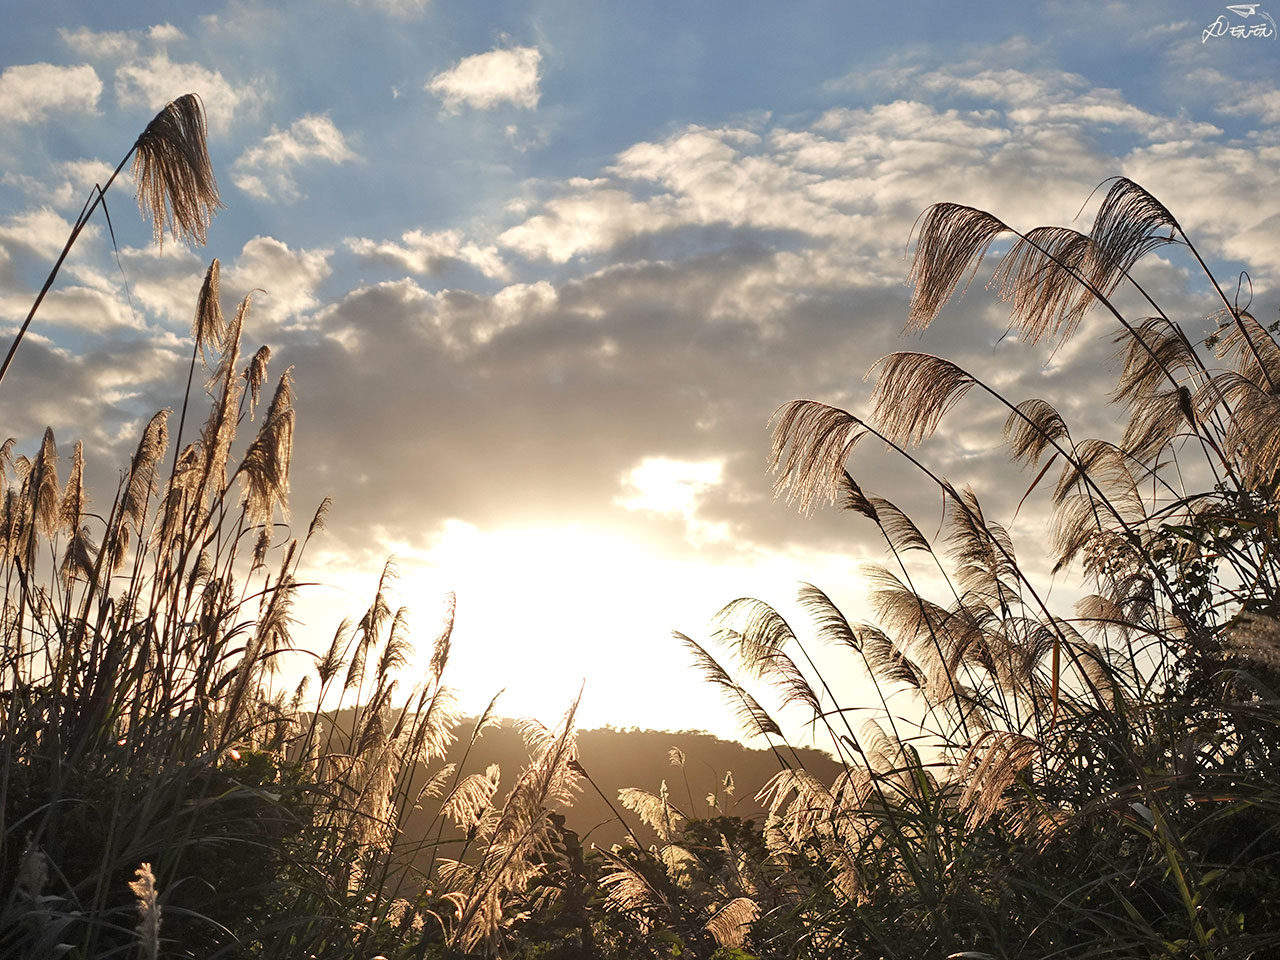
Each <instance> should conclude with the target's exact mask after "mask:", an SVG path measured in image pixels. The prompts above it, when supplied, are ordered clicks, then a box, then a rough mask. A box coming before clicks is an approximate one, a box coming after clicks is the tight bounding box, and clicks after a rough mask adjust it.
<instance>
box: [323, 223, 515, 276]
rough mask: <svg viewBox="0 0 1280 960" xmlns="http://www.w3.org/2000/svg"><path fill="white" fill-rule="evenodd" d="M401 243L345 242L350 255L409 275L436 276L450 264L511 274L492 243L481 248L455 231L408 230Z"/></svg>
mask: <svg viewBox="0 0 1280 960" xmlns="http://www.w3.org/2000/svg"><path fill="white" fill-rule="evenodd" d="M400 239H401V240H402V241H403V243H392V242H391V241H385V242H383V243H378V242H376V241H374V240H370V239H368V238H367V237H349V238H348V239H347V240H346V241H345V243H346V245H347V246H348V247H349V248H350V250H351V252H352V253H354V254H356V256H358V257H361V258H363V259H364V260H366V261H369V262H371V263H384V264H387V265H389V266H392V267H395V268H396V269H400V270H407V271H408V272H410V273H417V274H430V273H436V272H437V271H439V270H440V269H441V268H443V267H444V266H445V265H447V264H448V263H449V262H451V261H457V262H461V263H465V264H468V265H469V266H472V267H474V268H475V269H477V270H479V271H480V272H481V273H483V274H484V275H485V276H486V277H495V278H498V279H503V278H505V277H507V276H508V275H509V274H510V272H511V271H510V270H509V269H508V267H507V265H506V264H505V263H503V262H502V257H501V255H500V254H499V253H498V248H497V247H496V246H494V245H493V244H486V245H485V246H480V245H479V244H477V243H475V242H473V241H464V240H463V236H462V233H461V232H460V231H458V230H442V231H439V232H437V233H424V232H423V231H421V230H409V231H407V232H406V233H404V234H403V235H402V236H401V238H400Z"/></svg>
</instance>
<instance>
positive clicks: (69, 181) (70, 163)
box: [0, 159, 133, 210]
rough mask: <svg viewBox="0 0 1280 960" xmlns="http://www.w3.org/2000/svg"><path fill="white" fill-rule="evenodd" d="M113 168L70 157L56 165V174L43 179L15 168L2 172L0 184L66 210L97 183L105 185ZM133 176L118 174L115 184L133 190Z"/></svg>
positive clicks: (127, 190)
mask: <svg viewBox="0 0 1280 960" xmlns="http://www.w3.org/2000/svg"><path fill="white" fill-rule="evenodd" d="M113 170H114V167H112V166H111V164H109V163H106V162H105V161H102V160H96V159H94V160H90V159H81V160H67V161H64V162H62V163H58V164H55V165H54V171H53V176H51V177H49V178H48V179H43V180H42V179H40V178H38V177H33V176H30V175H29V174H22V173H14V172H12V171H10V172H6V173H4V174H0V183H6V184H11V185H13V186H15V187H17V188H18V189H20V190H22V191H23V192H24V193H25V194H27V196H29V197H31V198H32V199H34V200H36V201H37V202H39V203H41V204H47V205H51V206H53V207H54V208H55V209H61V210H65V209H67V208H69V207H71V206H72V205H74V206H75V207H76V208H77V209H78V208H79V207H80V204H82V203H83V202H84V200H85V198H87V197H88V196H89V195H90V194H91V193H92V191H93V187H94V184H97V185H99V186H104V185H105V184H106V182H107V180H109V179H110V177H111V173H112V171H113ZM132 184H133V178H132V177H131V176H130V174H129V171H128V170H127V169H125V170H121V171H120V173H119V174H117V176H116V183H115V187H116V190H118V191H119V192H120V193H121V194H125V193H127V192H129V191H130V190H131V189H132Z"/></svg>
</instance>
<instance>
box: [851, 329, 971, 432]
mask: <svg viewBox="0 0 1280 960" xmlns="http://www.w3.org/2000/svg"><path fill="white" fill-rule="evenodd" d="M876 366H877V367H880V368H881V373H880V377H879V379H878V380H877V381H876V386H875V390H874V391H873V393H872V397H873V402H874V404H875V406H874V410H875V413H874V416H875V420H876V422H877V423H878V424H879V425H880V428H881V429H882V430H883V431H884V434H885V436H886V437H888V438H889V439H890V440H893V441H896V442H899V443H904V444H905V443H914V444H919V443H922V442H923V441H925V440H926V439H928V438H929V437H930V436H932V435H933V432H934V431H935V430H936V429H937V428H938V424H939V423H940V422H941V420H942V418H943V416H945V415H946V413H947V411H948V410H950V409H951V408H952V407H954V406H955V405H956V404H957V403H959V402H960V400H961V399H962V398H963V397H964V395H965V394H966V393H968V392H969V389H970V388H971V387H972V386H973V385H974V384H975V383H977V381H976V380H975V379H974V378H973V377H972V376H970V375H969V373H967V372H966V371H964V370H962V369H961V368H960V367H958V366H957V365H956V364H954V363H952V362H951V361H950V360H945V359H943V358H942V357H935V356H933V355H932V354H929V353H914V352H910V351H901V352H899V353H891V354H889V355H888V356H887V357H883V358H882V359H880V360H878V361H877V362H876ZM872 369H873V370H874V369H875V367H873V368H872Z"/></svg>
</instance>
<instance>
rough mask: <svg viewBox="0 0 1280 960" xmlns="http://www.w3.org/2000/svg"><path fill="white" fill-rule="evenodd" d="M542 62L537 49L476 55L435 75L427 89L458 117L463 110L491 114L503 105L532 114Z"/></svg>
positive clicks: (536, 99) (494, 51) (538, 92)
mask: <svg viewBox="0 0 1280 960" xmlns="http://www.w3.org/2000/svg"><path fill="white" fill-rule="evenodd" d="M541 62H542V54H541V53H540V52H539V51H538V49H537V48H536V47H512V48H510V49H506V50H490V51H489V52H488V53H477V54H476V55H475V56H471V57H466V58H465V59H463V60H460V61H459V62H458V63H457V64H456V65H455V66H454V67H453V68H451V69H449V70H446V71H444V72H443V73H439V74H437V75H436V76H435V77H433V78H432V80H431V82H430V83H428V84H427V85H426V89H427V90H429V91H430V92H431V93H433V94H435V96H437V97H439V98H440V100H441V101H442V102H443V103H444V108H445V110H447V111H449V112H450V113H458V112H459V111H460V110H461V109H462V108H463V107H464V106H466V107H474V108H475V109H477V110H490V109H492V108H494V107H496V106H498V105H500V104H503V103H510V104H512V105H513V106H516V107H521V108H523V109H525V110H533V109H534V108H535V107H537V106H538V98H539V96H540V91H539V89H538V82H539V79H540V76H539V73H538V66H539V64H540V63H541Z"/></svg>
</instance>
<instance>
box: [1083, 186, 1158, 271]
mask: <svg viewBox="0 0 1280 960" xmlns="http://www.w3.org/2000/svg"><path fill="white" fill-rule="evenodd" d="M1157 231H1167V232H1168V236H1162V235H1160V234H1159V233H1158V232H1157ZM1181 231H1182V227H1181V226H1179V224H1178V221H1177V220H1176V219H1174V216H1173V214H1172V213H1170V212H1169V211H1168V209H1167V208H1166V207H1165V205H1164V204H1163V203H1161V202H1160V201H1159V200H1157V199H1156V198H1155V197H1153V196H1152V195H1151V194H1150V193H1148V192H1147V191H1146V190H1145V189H1143V188H1142V187H1140V186H1139V185H1138V184H1136V183H1134V182H1133V181H1132V180H1130V179H1128V178H1127V177H1116V178H1115V182H1114V183H1113V184H1112V185H1111V189H1109V190H1108V191H1107V195H1106V197H1105V198H1103V201H1102V206H1100V207H1099V208H1098V213H1097V215H1096V216H1095V217H1094V221H1093V229H1092V230H1091V231H1090V233H1089V235H1090V237H1091V239H1092V240H1093V246H1092V250H1091V253H1092V256H1091V257H1090V262H1089V270H1088V275H1087V279H1088V280H1089V282H1090V283H1091V284H1092V285H1093V287H1094V288H1095V289H1096V290H1098V292H1099V293H1101V294H1102V295H1104V296H1105V295H1106V294H1108V293H1110V292H1111V291H1112V290H1113V289H1115V286H1116V284H1117V283H1119V282H1120V280H1121V279H1122V278H1123V277H1124V276H1125V275H1127V274H1128V273H1129V271H1130V270H1131V269H1132V268H1133V265H1134V264H1135V263H1137V262H1138V261H1139V260H1140V259H1142V257H1144V256H1146V254H1148V253H1150V252H1151V251H1152V250H1154V249H1156V248H1157V247H1161V246H1164V245H1165V244H1167V243H1172V242H1173V235H1174V233H1175V232H1178V233H1181Z"/></svg>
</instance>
